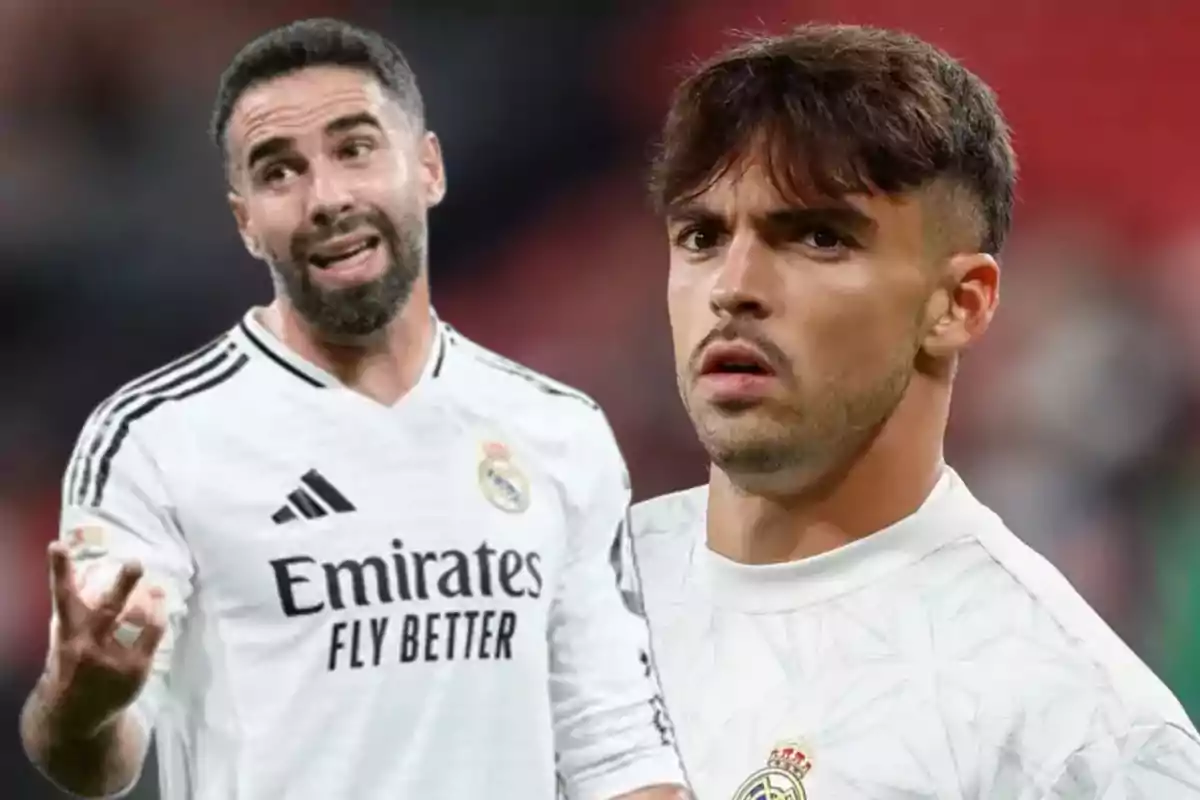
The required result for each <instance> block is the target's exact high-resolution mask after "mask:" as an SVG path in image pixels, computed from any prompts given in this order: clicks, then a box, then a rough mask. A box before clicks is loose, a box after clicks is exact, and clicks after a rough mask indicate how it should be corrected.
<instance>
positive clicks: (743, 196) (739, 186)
mask: <svg viewBox="0 0 1200 800" xmlns="http://www.w3.org/2000/svg"><path fill="white" fill-rule="evenodd" d="M875 199H876V198H875V196H874V195H869V194H846V195H843V196H841V197H830V196H829V195H827V194H824V193H822V192H820V191H818V190H817V189H815V188H801V189H799V190H796V189H794V188H793V189H791V190H787V191H781V189H780V187H779V186H778V185H777V184H776V182H775V181H774V180H772V179H771V177H770V176H769V175H768V174H767V173H766V172H765V171H764V170H762V169H761V168H760V167H758V166H756V165H751V166H749V167H746V168H742V169H738V168H733V169H730V170H728V171H726V172H725V174H723V175H721V176H720V177H718V178H717V179H716V180H714V181H712V182H711V183H710V184H709V185H707V186H706V187H705V188H704V190H703V191H701V192H699V193H696V194H695V195H692V196H690V197H689V198H688V200H687V201H686V202H685V203H682V204H680V205H679V206H678V208H677V210H679V211H682V212H684V215H685V216H687V215H691V214H694V213H703V214H707V215H715V216H720V217H728V218H733V217H764V216H770V215H776V214H779V213H781V212H789V211H806V210H829V209H833V210H836V209H843V210H847V211H855V212H858V213H859V214H861V215H863V216H867V217H869V216H871V215H872V206H873V205H874V204H875Z"/></svg>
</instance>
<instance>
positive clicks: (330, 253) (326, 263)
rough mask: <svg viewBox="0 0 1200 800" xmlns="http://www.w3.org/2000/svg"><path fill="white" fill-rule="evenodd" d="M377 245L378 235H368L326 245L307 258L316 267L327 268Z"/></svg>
mask: <svg viewBox="0 0 1200 800" xmlns="http://www.w3.org/2000/svg"><path fill="white" fill-rule="evenodd" d="M378 246H379V237H378V236H368V237H366V238H365V239H358V240H356V241H353V242H346V243H343V244H339V245H334V246H332V247H326V248H324V249H322V251H321V252H319V253H313V254H312V255H310V256H309V257H308V260H309V263H311V264H312V265H313V266H314V267H316V268H317V269H329V268H330V267H333V266H337V265H338V264H340V263H342V262H345V261H349V260H350V259H352V258H354V257H356V256H359V255H362V254H363V253H366V252H368V251H370V250H374V249H375V248H376V247H378Z"/></svg>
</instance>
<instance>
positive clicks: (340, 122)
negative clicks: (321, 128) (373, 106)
mask: <svg viewBox="0 0 1200 800" xmlns="http://www.w3.org/2000/svg"><path fill="white" fill-rule="evenodd" d="M364 125H365V126H368V127H371V128H375V129H376V130H380V131H382V130H383V124H382V123H380V121H379V118H378V117H376V116H375V115H374V114H372V113H371V112H370V111H360V112H358V113H357V114H347V115H345V116H343V117H338V118H337V119H335V120H332V121H331V122H330V123H329V124H328V125H326V126H325V133H345V132H346V131H349V130H353V129H354V128H359V127H362V126H364Z"/></svg>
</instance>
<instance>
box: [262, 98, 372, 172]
mask: <svg viewBox="0 0 1200 800" xmlns="http://www.w3.org/2000/svg"><path fill="white" fill-rule="evenodd" d="M362 126H368V127H372V128H375V129H377V130H383V125H382V124H381V123H380V122H379V119H378V118H377V117H376V116H375V115H374V114H372V113H370V112H369V111H360V112H358V113H357V114H346V115H345V116H341V117H338V118H337V119H334V120H331V121H330V122H329V123H328V124H326V125H325V133H326V134H327V135H328V134H335V133H345V132H346V131H349V130H353V129H355V128H359V127H362ZM295 143H296V140H295V139H293V138H291V137H290V136H272V137H271V138H270V139H265V140H263V141H261V142H259V143H258V144H256V145H254V146H253V147H251V148H250V152H249V153H248V154H247V156H246V166H247V168H251V167H253V166H254V165H255V164H257V163H258V162H260V161H263V160H265V159H268V158H270V157H271V156H276V155H279V154H280V153H283V152H286V151H287V150H289V149H290V148H291V147H293V146H294V145H295Z"/></svg>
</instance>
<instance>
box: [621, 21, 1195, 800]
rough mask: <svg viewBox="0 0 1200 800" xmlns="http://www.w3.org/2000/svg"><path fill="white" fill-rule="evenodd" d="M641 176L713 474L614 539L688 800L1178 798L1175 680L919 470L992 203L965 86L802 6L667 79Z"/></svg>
mask: <svg viewBox="0 0 1200 800" xmlns="http://www.w3.org/2000/svg"><path fill="white" fill-rule="evenodd" d="M655 168H656V169H655V179H654V184H653V187H654V192H655V195H656V198H657V200H658V202H659V205H660V207H661V209H662V211H663V213H664V216H665V220H666V228H667V231H668V234H669V237H670V251H671V264H670V279H669V290H668V291H669V306H670V317H671V325H672V329H673V334H674V343H675V354H676V359H677V373H678V382H679V389H680V393H681V395H682V397H683V401H684V405H685V406H686V408H687V411H688V414H689V415H690V417H691V419H692V422H693V424H694V426H695V428H696V431H697V434H698V436H699V438H700V440H701V441H702V443H703V445H704V447H705V448H706V450H707V451H708V454H709V456H710V458H711V461H712V468H711V477H710V480H709V483H708V485H707V486H706V487H699V488H695V489H690V490H688V491H683V492H680V493H677V494H673V495H669V496H665V497H660V498H657V499H654V500H651V501H649V502H647V503H645V504H641V505H640V506H638V507H637V508H635V511H634V529H635V531H636V534H635V548H636V552H637V554H638V557H639V561H640V563H641V567H642V576H643V578H644V580H645V583H644V586H645V590H646V603H647V611H648V614H649V618H650V625H651V631H652V633H653V636H654V642H655V652H656V654H657V656H658V662H659V667H660V670H661V675H662V680H663V685H664V691H665V696H666V700H667V705H668V707H669V708H670V709H671V711H672V714H673V717H674V719H675V722H676V725H677V730H678V735H679V741H680V746H681V750H682V752H683V756H684V764H685V766H686V767H687V768H688V772H689V777H690V778H691V780H692V785H693V787H694V790H695V792H696V794H697V796H698V797H700V798H714V800H721V798H735V799H736V800H750V798H764V797H786V798H792V799H793V800H795V799H796V798H804V797H806V796H808V797H812V798H814V799H815V798H826V797H830V798H831V797H837V798H849V797H854V798H866V797H871V798H901V797H906V798H907V797H939V798H950V797H997V798H999V797H1004V798H1013V800H1018V799H1019V798H1027V799H1028V800H1033V799H1034V798H1036V799H1037V800H1044V799H1045V798H1062V800H1067V798H1070V800H1085V798H1087V799H1090V798H1101V797H1103V798H1118V797H1121V798H1125V797H1163V798H1165V797H1171V798H1185V797H1200V741H1198V740H1197V735H1196V730H1195V728H1194V727H1193V725H1192V723H1191V722H1190V721H1189V720H1188V719H1187V718H1186V716H1185V714H1184V712H1183V711H1182V709H1181V708H1180V706H1179V704H1178V703H1177V702H1176V701H1175V699H1174V698H1173V697H1172V696H1171V694H1170V692H1169V691H1168V690H1167V689H1166V688H1165V687H1164V686H1163V684H1162V683H1160V682H1159V681H1158V679H1156V678H1155V676H1154V675H1153V674H1151V672H1150V671H1149V670H1148V669H1147V668H1146V667H1145V666H1144V665H1143V664H1142V663H1141V662H1140V661H1139V660H1138V659H1137V658H1136V657H1135V656H1134V654H1133V653H1132V652H1131V651H1130V650H1129V649H1128V648H1127V647H1126V646H1125V645H1124V644H1123V643H1122V642H1120V641H1119V640H1118V639H1117V637H1116V636H1115V635H1114V634H1113V633H1112V632H1111V631H1110V630H1109V629H1108V628H1107V627H1106V626H1105V625H1104V624H1103V623H1102V622H1101V620H1100V619H1099V618H1098V617H1097V615H1096V614H1095V613H1093V612H1092V610H1091V609H1089V608H1088V607H1087V606H1086V605H1085V604H1084V602H1083V601H1082V600H1081V599H1080V597H1079V596H1078V595H1077V594H1076V593H1075V592H1074V591H1073V590H1072V589H1071V587H1070V586H1069V585H1068V584H1067V583H1066V581H1065V580H1064V579H1063V578H1062V577H1061V576H1060V575H1059V573H1057V572H1056V571H1055V570H1054V569H1053V568H1052V567H1051V566H1050V565H1049V564H1047V563H1046V562H1045V561H1044V560H1042V559H1041V558H1039V557H1038V556H1037V555H1035V554H1034V553H1033V552H1032V551H1031V550H1030V549H1029V548H1027V547H1026V546H1024V545H1023V544H1022V543H1021V542H1020V540H1018V539H1017V538H1016V537H1015V536H1014V535H1013V534H1012V533H1011V532H1009V531H1008V530H1007V529H1006V527H1005V526H1004V523H1003V522H1002V521H1001V520H1000V519H998V518H997V517H996V516H995V515H994V514H993V513H992V512H991V511H989V510H988V509H987V508H985V507H984V506H983V505H981V504H980V503H979V502H978V501H977V500H975V499H974V498H973V497H972V496H971V494H970V492H969V491H968V490H967V488H966V487H965V486H964V485H963V482H962V481H961V480H960V479H959V477H958V476H957V475H956V474H955V473H954V472H953V471H952V470H951V469H950V468H949V467H947V466H946V465H945V463H944V462H943V454H942V442H943V437H944V432H945V427H946V420H947V414H948V411H949V406H950V393H951V384H952V379H953V376H954V372H955V366H956V364H957V362H958V359H959V358H960V357H962V355H963V353H964V352H965V350H966V349H967V348H968V347H969V346H970V345H971V344H972V343H973V342H975V341H976V340H978V339H979V337H980V336H982V335H983V333H984V331H985V330H986V329H987V327H988V324H989V323H990V322H991V319H992V316H993V314H994V312H995V310H996V303H997V298H998V294H997V290H998V286H999V279H1000V272H999V268H998V267H997V263H996V254H997V253H998V252H999V251H1000V248H1001V245H1002V243H1003V240H1004V237H1005V234H1006V232H1007V230H1008V228H1009V220H1010V215H1011V210H1012V203H1013V187H1014V182H1015V167H1014V159H1013V154H1012V150H1011V147H1010V143H1009V136H1008V132H1007V130H1006V127H1005V123H1004V121H1003V119H1002V117H1001V115H1000V112H999V110H998V109H997V106H996V102H995V99H994V97H993V95H992V93H991V92H990V91H989V90H988V89H987V87H986V86H984V84H983V83H982V82H980V80H979V79H978V78H976V77H975V76H974V75H972V74H971V73H969V72H968V71H967V70H966V69H964V68H963V67H962V66H961V65H959V64H958V63H956V62H955V61H954V60H952V59H951V58H950V57H949V56H947V55H946V54H945V53H942V52H940V51H939V50H937V49H935V48H933V47H932V46H930V45H928V44H926V43H924V42H922V41H919V40H917V39H915V38H913V37H911V36H906V35H902V34H898V33H892V32H888V31H882V30H874V29H868V28H860V27H850V26H806V27H801V28H799V29H797V30H795V31H794V32H792V33H791V34H789V35H786V36H781V37H778V38H762V39H756V40H752V41H749V42H747V43H745V44H743V45H742V46H739V47H737V48H736V49H733V50H731V51H729V52H726V53H724V54H722V55H720V56H718V57H717V58H716V59H715V60H713V61H710V62H709V63H707V64H705V65H703V66H702V67H701V68H700V69H699V70H698V71H697V72H695V73H694V74H693V75H692V76H691V77H690V78H688V79H687V80H686V81H685V82H684V83H683V84H682V85H681V86H680V87H679V89H678V91H677V93H676V94H675V96H674V99H673V103H672V106H671V109H670V112H669V115H668V117H667V120H666V123H665V129H664V132H663V141H662V147H661V151H660V154H659V156H658V159H657V163H656V165H655ZM1114 424H1119V421H1114Z"/></svg>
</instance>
